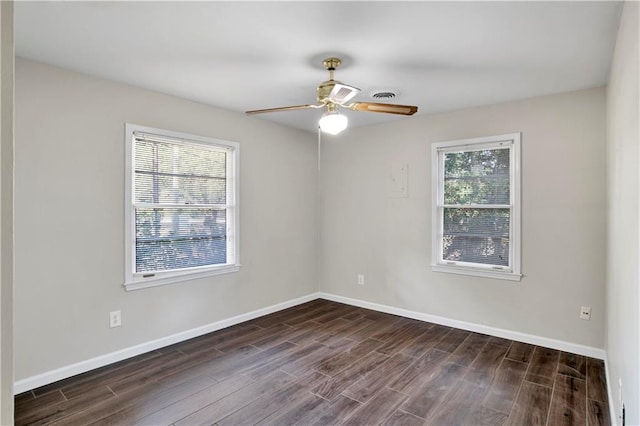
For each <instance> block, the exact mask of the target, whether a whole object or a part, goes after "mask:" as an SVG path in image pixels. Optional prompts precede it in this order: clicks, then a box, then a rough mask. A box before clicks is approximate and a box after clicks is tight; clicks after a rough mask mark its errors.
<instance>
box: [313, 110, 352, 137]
mask: <svg viewBox="0 0 640 426" xmlns="http://www.w3.org/2000/svg"><path fill="white" fill-rule="evenodd" d="M348 124H349V119H348V118H347V116H346V115H342V114H340V113H339V112H338V111H325V112H324V114H322V117H320V121H319V122H318V125H319V126H320V130H322V132H323V133H329V134H330V135H337V134H338V133H340V132H342V131H343V130H344V129H346V128H347V125H348Z"/></svg>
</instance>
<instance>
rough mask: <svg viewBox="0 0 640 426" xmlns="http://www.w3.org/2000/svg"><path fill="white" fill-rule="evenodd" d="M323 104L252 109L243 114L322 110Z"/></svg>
mask: <svg viewBox="0 0 640 426" xmlns="http://www.w3.org/2000/svg"><path fill="white" fill-rule="evenodd" d="M323 106H324V105H323V104H318V105H316V104H307V105H293V106H287V107H279V108H267V109H254V110H252V111H245V114H262V113H264V112H278V111H294V110H297V109H309V108H322V107H323Z"/></svg>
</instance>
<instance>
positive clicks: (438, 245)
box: [432, 133, 521, 280]
mask: <svg viewBox="0 0 640 426" xmlns="http://www.w3.org/2000/svg"><path fill="white" fill-rule="evenodd" d="M432 162H433V170H434V173H433V185H434V188H433V194H434V200H433V212H432V214H433V216H432V217H433V235H434V239H433V250H432V253H433V269H434V270H435V271H439V272H453V273H459V274H467V275H479V276H485V277H492V278H502V279H509V280H520V277H521V275H520V174H519V164H520V134H519V133H514V134H508V135H499V136H490V137H483V138H474V139H465V140H460V141H449V142H440V143H436V144H433V146H432Z"/></svg>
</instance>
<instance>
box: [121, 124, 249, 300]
mask: <svg viewBox="0 0 640 426" xmlns="http://www.w3.org/2000/svg"><path fill="white" fill-rule="evenodd" d="M238 158H239V145H238V144H237V143H235V142H227V141H221V140H217V139H212V138H206V137H202V136H195V135H188V134H183V133H178V132H172V131H168V130H162V129H154V128H150V127H144V126H138V125H135V124H127V125H126V182H125V288H126V289H127V290H135V289H140V288H145V287H152V286H157V285H162V284H169V283H173V282H178V281H184V280H190V279H194V278H199V277H204V276H209V275H217V274H223V273H229V272H235V271H238V270H239V267H240V264H239V257H238V253H239V248H238V203H237V200H238Z"/></svg>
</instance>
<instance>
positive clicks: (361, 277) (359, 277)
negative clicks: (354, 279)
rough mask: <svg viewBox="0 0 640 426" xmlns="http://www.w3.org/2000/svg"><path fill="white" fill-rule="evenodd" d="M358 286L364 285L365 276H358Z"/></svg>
mask: <svg viewBox="0 0 640 426" xmlns="http://www.w3.org/2000/svg"><path fill="white" fill-rule="evenodd" d="M358 285H364V274H358Z"/></svg>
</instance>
